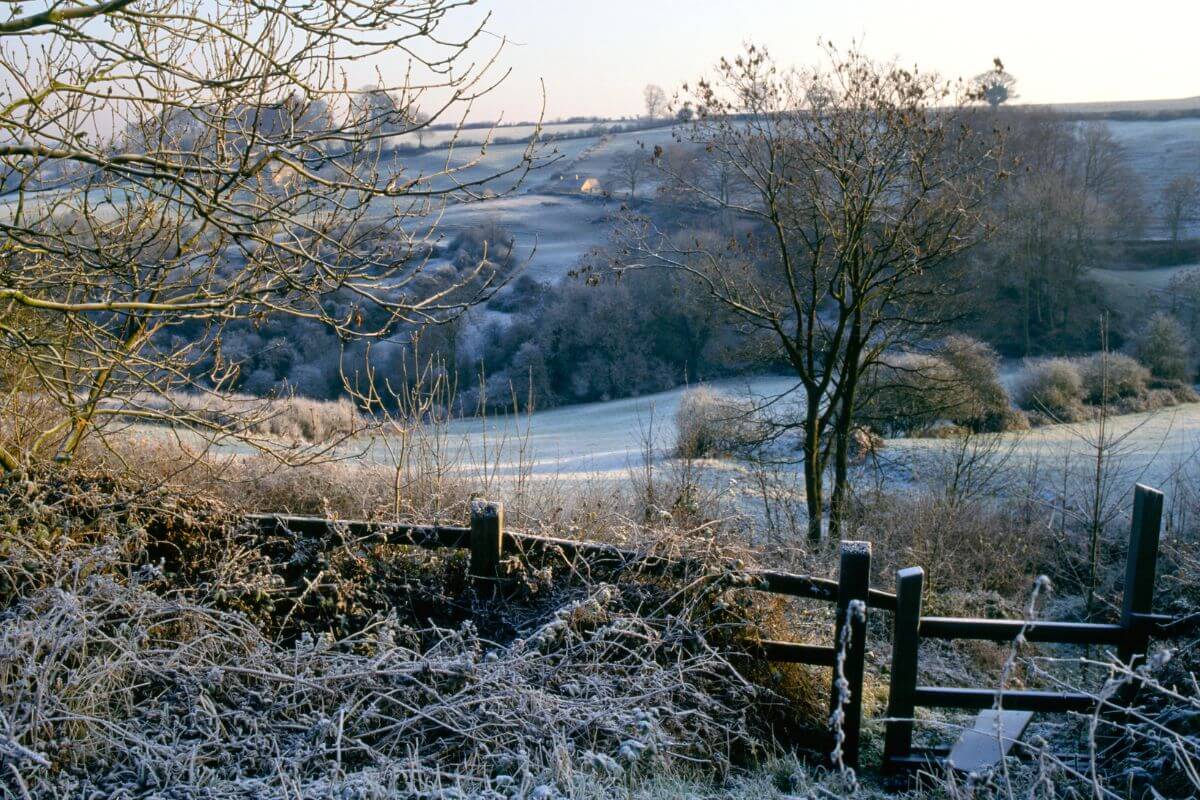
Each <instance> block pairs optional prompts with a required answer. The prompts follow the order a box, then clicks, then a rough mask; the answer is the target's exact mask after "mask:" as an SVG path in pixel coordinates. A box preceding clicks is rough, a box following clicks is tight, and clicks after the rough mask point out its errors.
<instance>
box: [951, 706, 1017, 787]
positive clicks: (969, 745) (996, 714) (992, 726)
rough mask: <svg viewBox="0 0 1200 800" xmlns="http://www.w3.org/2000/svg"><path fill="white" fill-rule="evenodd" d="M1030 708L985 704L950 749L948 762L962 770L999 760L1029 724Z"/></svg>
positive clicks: (998, 761)
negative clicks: (1022, 709) (996, 707)
mask: <svg viewBox="0 0 1200 800" xmlns="http://www.w3.org/2000/svg"><path fill="white" fill-rule="evenodd" d="M1031 719H1033V712H1032V711H1010V710H1008V709H1004V710H997V709H994V708H988V709H985V710H983V711H981V712H979V715H978V716H977V717H975V726H974V727H973V728H971V729H969V730H966V731H963V734H962V736H960V737H958V741H957V742H955V743H954V747H953V748H952V749H951V750H950V757H949V759H947V761H948V763H949V764H950V766H951V767H953V768H954V769H957V770H960V771H962V772H979V771H982V770H985V769H989V768H991V767H994V766H996V765H997V764H999V763H1000V762H1001V761H1002V760H1003V759H1004V757H1005V756H1006V755H1008V752H1009V751H1010V750H1012V748H1013V745H1014V744H1016V743H1017V741H1018V740H1019V739H1020V738H1021V736H1022V734H1024V733H1025V729H1026V728H1028V727H1029V721H1030V720H1031Z"/></svg>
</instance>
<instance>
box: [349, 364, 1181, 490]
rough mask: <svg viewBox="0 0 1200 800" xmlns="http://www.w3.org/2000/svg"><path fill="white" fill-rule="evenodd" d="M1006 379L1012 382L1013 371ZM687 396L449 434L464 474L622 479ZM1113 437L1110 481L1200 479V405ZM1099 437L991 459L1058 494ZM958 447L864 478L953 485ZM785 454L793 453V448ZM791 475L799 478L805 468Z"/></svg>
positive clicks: (1016, 441) (918, 454) (899, 446)
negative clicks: (949, 476)
mask: <svg viewBox="0 0 1200 800" xmlns="http://www.w3.org/2000/svg"><path fill="white" fill-rule="evenodd" d="M1005 375H1006V377H1007V376H1009V375H1010V370H1006V371H1005ZM795 385H796V384H795V381H794V380H793V379H791V378H787V377H781V376H768V377H757V378H751V379H742V380H727V381H717V382H714V383H712V384H710V386H711V387H712V388H714V389H717V390H719V391H721V392H723V393H726V394H730V395H733V396H750V397H752V398H754V399H756V400H759V401H763V400H766V399H770V398H773V397H777V396H779V395H782V394H784V393H787V392H792V391H793V390H794V389H795ZM686 391H687V389H684V388H679V389H673V390H671V391H667V392H660V393H658V394H654V395H648V396H645V397H638V398H629V399H622V400H613V401H609V402H603V403H588V404H585V405H577V406H568V407H566V408H558V409H552V410H548V411H541V412H535V413H533V414H527V415H517V416H494V417H491V418H489V419H487V420H479V419H469V420H460V421H456V422H453V423H451V424H450V426H449V428H448V431H447V436H446V442H447V448H446V452H447V453H448V454H449V455H450V459H451V460H452V461H454V462H455V463H456V465H457V468H458V469H461V470H464V471H480V472H482V471H484V470H486V471H487V473H488V474H489V475H490V476H493V477H496V478H499V479H501V480H503V479H505V478H516V477H517V476H525V477H529V478H533V479H539V478H544V479H549V478H554V479H556V480H568V481H569V480H587V481H597V480H599V481H605V480H612V481H617V480H622V479H624V478H626V477H627V476H628V475H629V473H630V472H631V471H636V470H639V469H641V468H642V467H643V466H644V464H645V458H646V456H647V454H650V455H651V457H652V458H653V460H654V461H655V462H656V463H660V464H661V463H663V462H665V461H667V460H669V459H670V458H671V446H672V444H673V442H674V438H675V430H676V427H675V426H676V423H675V416H676V412H677V411H678V408H679V402H680V398H681V397H682V396H683V394H684V392H686ZM794 402H795V393H794V392H793V394H792V395H791V396H789V397H788V398H786V399H785V400H784V401H782V403H780V404H777V406H776V407H778V408H786V407H787V405H788V404H794ZM1105 431H1106V433H1105V436H1106V441H1107V443H1108V448H1109V452H1108V455H1107V458H1108V461H1107V465H1106V467H1105V469H1106V476H1107V477H1106V479H1107V480H1110V481H1113V482H1120V483H1124V484H1128V485H1130V486H1132V484H1133V482H1135V481H1136V482H1143V483H1149V484H1152V485H1158V486H1164V487H1165V486H1168V485H1169V484H1170V483H1171V482H1172V481H1174V480H1177V479H1182V478H1184V477H1187V476H1189V475H1193V474H1195V473H1196V470H1197V468H1198V467H1200V460H1198V457H1197V453H1198V452H1200V403H1192V404H1187V405H1182V406H1177V407H1174V408H1168V409H1163V410H1160V411H1155V412H1149V413H1143V414H1128V415H1123V416H1119V417H1114V418H1112V419H1110V420H1109V421H1108V423H1107V427H1106V429H1105ZM1099 434H1100V429H1099V425H1098V424H1097V423H1095V422H1084V423H1074V424H1069V425H1067V424H1064V425H1049V426H1045V427H1041V428H1037V429H1035V430H1032V431H1024V432H1013V433H1006V434H1002V435H1000V436H999V437H998V442H997V443H996V444H995V445H994V447H993V452H992V454H991V455H990V456H989V458H990V459H991V461H992V462H994V463H996V464H998V465H999V466H1000V469H1001V470H1002V471H1003V472H1004V473H1005V474H1006V476H1007V477H1008V478H1012V479H1020V480H1026V479H1029V480H1032V481H1033V482H1034V483H1038V484H1042V485H1044V486H1046V487H1048V488H1049V487H1052V486H1055V485H1058V484H1059V483H1060V482H1061V481H1062V480H1063V479H1064V478H1063V475H1064V471H1065V473H1066V474H1067V479H1068V480H1069V481H1070V482H1071V483H1077V482H1078V481H1080V480H1085V479H1087V478H1088V477H1089V476H1090V475H1091V473H1092V472H1094V468H1095V456H1096V442H1097V440H1098V438H1099ZM955 446H956V444H955V442H954V441H953V440H942V439H934V438H906V439H889V440H887V442H886V445H885V447H884V448H883V449H882V450H881V451H880V452H879V454H878V457H877V458H876V459H875V460H874V461H872V462H871V463H869V464H867V465H864V466H863V467H862V470H863V473H864V474H863V476H862V478H863V479H864V480H867V479H869V480H872V481H873V480H882V481H884V482H885V483H886V484H888V485H890V486H892V487H893V488H900V487H903V486H906V485H920V484H927V483H933V482H937V481H939V480H943V479H944V478H945V470H946V469H947V462H948V461H950V460H951V459H952V456H951V454H950V451H951V450H952V449H953V448H954V447H955ZM386 453H387V451H386V448H384V447H382V446H381V445H378V444H377V445H375V446H373V447H371V448H369V449H367V451H366V452H365V453H364V454H363V457H364V458H366V459H369V460H380V461H386V457H387V456H386ZM776 455H779V456H783V457H786V456H787V455H788V449H787V444H786V443H785V444H783V445H782V446H781V447H780V448H779V449H778V450H777V452H776ZM797 455H798V454H797ZM787 468H788V467H785V469H787ZM876 468H878V469H876ZM703 469H705V470H706V471H707V472H708V473H709V475H710V476H711V477H714V478H724V479H726V480H728V479H733V480H735V481H736V480H737V479H738V478H739V476H740V475H742V474H743V473H745V472H746V471H747V470H748V467H747V465H746V464H744V463H740V462H738V461H737V460H724V461H715V460H708V461H705V462H704V463H703ZM790 469H794V470H795V471H797V473H798V471H799V465H798V464H796V465H794V466H791V467H790ZM867 473H869V475H868V474H867Z"/></svg>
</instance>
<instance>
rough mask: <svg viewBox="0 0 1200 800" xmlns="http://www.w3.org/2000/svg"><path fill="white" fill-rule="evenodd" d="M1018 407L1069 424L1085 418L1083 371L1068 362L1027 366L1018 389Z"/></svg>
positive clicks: (1060, 360) (1042, 362) (1062, 360)
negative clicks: (1081, 417) (1081, 373)
mask: <svg viewBox="0 0 1200 800" xmlns="http://www.w3.org/2000/svg"><path fill="white" fill-rule="evenodd" d="M1017 403H1018V404H1019V405H1020V406H1021V408H1024V409H1027V410H1029V411H1036V412H1041V413H1044V414H1048V415H1050V416H1051V417H1053V418H1055V419H1056V420H1059V421H1062V422H1069V421H1073V420H1076V419H1079V418H1080V416H1082V414H1083V378H1082V377H1081V376H1080V374H1079V368H1078V367H1076V366H1075V364H1074V363H1073V362H1071V361H1070V360H1068V359H1065V358H1051V359H1047V360H1045V361H1036V362H1033V363H1031V364H1028V365H1026V367H1025V374H1024V375H1023V376H1022V378H1021V382H1020V385H1019V386H1018V388H1017Z"/></svg>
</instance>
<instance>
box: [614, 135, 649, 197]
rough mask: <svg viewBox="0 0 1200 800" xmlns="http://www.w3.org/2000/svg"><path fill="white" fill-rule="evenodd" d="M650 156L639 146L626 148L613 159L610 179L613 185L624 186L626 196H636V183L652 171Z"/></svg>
mask: <svg viewBox="0 0 1200 800" xmlns="http://www.w3.org/2000/svg"><path fill="white" fill-rule="evenodd" d="M653 169H654V167H653V165H652V164H651V163H650V157H649V156H648V155H646V151H645V150H643V149H642V148H641V147H640V146H638V147H635V148H633V149H632V150H626V151H624V152H622V153H621V154H619V155H618V156H617V157H616V158H615V159H613V165H612V171H611V172H610V180H611V182H612V183H613V184H614V185H619V186H622V187H624V188H625V190H626V197H628V199H630V200H632V199H633V198H634V197H635V196H637V188H638V184H640V183H641V182H642V180H643V179H644V178H645V177H646V176H647V175H649V174H650V173H651V172H652V171H653Z"/></svg>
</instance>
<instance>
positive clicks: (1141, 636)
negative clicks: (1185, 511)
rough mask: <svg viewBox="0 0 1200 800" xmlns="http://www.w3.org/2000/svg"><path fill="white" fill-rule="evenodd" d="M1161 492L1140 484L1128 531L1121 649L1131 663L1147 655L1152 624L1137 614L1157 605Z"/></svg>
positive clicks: (1136, 490) (1134, 498)
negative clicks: (1125, 633)
mask: <svg viewBox="0 0 1200 800" xmlns="http://www.w3.org/2000/svg"><path fill="white" fill-rule="evenodd" d="M1162 508H1163V495H1162V492H1160V491H1158V490H1156V489H1151V488H1150V487H1149V486H1143V485H1141V484H1138V485H1137V486H1136V487H1135V488H1134V494H1133V521H1132V526H1131V530H1130V532H1129V554H1128V556H1127V557H1126V560H1125V597H1124V600H1123V602H1122V606H1121V625H1123V626H1124V628H1125V630H1126V631H1127V632H1128V636H1127V638H1126V640H1125V641H1124V642H1123V643H1122V646H1121V647H1120V649H1119V650H1118V655H1119V656H1120V658H1121V660H1122V661H1124V662H1125V663H1126V664H1129V665H1130V666H1136V664H1135V661H1136V660H1139V659H1140V658H1141V657H1144V656H1145V653H1146V648H1147V647H1148V646H1149V644H1150V628H1149V626H1147V625H1145V624H1144V623H1140V622H1139V621H1138V618H1137V615H1139V614H1149V613H1151V612H1152V611H1153V605H1154V576H1155V572H1156V570H1157V568H1158V536H1159V530H1160V528H1161V527H1162Z"/></svg>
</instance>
